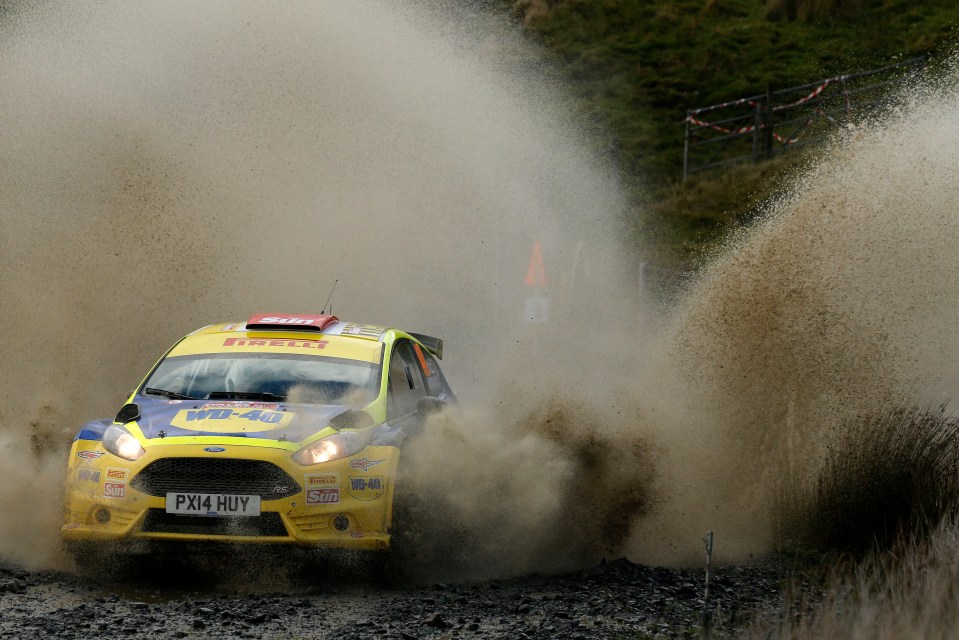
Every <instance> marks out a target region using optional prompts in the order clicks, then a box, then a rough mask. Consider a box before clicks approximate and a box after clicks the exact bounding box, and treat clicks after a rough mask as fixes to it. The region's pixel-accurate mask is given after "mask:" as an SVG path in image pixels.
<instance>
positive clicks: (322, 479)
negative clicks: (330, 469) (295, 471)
mask: <svg viewBox="0 0 959 640" xmlns="http://www.w3.org/2000/svg"><path fill="white" fill-rule="evenodd" d="M303 479H304V482H305V484H306V486H308V487H316V486H324V485H327V486H339V484H340V476H339V474H336V473H316V474H307V475H305V476H303Z"/></svg>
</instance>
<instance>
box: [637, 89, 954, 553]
mask: <svg viewBox="0 0 959 640" xmlns="http://www.w3.org/2000/svg"><path fill="white" fill-rule="evenodd" d="M957 86H959V82H957V76H956V74H955V72H954V71H949V72H947V73H945V74H944V76H943V77H941V78H940V80H939V81H938V82H932V81H930V83H929V85H928V86H923V87H912V88H910V90H909V91H908V97H907V98H902V99H901V101H900V103H899V104H898V106H897V108H895V109H894V110H892V112H891V113H890V114H889V115H888V116H887V117H885V118H883V119H882V120H881V121H877V122H874V123H871V124H868V125H866V126H862V127H860V128H859V129H856V130H851V131H848V132H846V133H845V134H843V136H842V138H841V140H840V141H839V142H837V144H835V145H834V146H832V147H830V148H829V149H828V150H827V151H826V152H825V153H824V154H823V159H822V160H821V161H819V162H818V163H817V164H816V165H815V166H812V167H809V168H807V169H806V170H805V171H804V172H803V173H802V174H801V176H800V177H799V178H798V179H797V180H796V183H795V185H794V186H793V187H792V188H791V189H790V192H789V193H788V194H787V195H786V196H785V197H784V198H783V199H782V200H781V201H779V202H777V203H773V204H772V205H771V206H770V207H769V211H768V212H767V214H766V216H765V218H764V219H762V220H761V221H760V222H759V223H757V224H756V225H755V227H754V228H752V229H749V230H746V231H743V232H742V233H741V234H739V236H738V237H735V238H733V239H732V241H731V242H730V243H729V246H728V247H727V248H726V249H725V250H724V252H723V253H722V255H720V256H719V257H718V258H717V259H716V260H715V261H714V262H713V263H712V264H711V265H709V267H708V268H707V269H705V270H704V272H703V273H702V274H701V276H700V277H699V278H698V280H697V282H695V283H694V284H693V286H692V287H691V289H690V290H689V291H688V292H687V294H686V295H685V297H684V300H683V302H682V304H681V305H680V306H679V307H678V308H677V309H676V310H675V312H674V314H673V316H674V317H673V319H672V321H671V322H670V323H669V326H668V328H667V330H666V332H665V335H664V336H663V337H662V338H661V339H660V340H659V343H658V346H657V350H658V355H657V356H656V357H655V358H653V361H652V368H651V370H652V371H654V372H655V375H651V376H649V377H648V379H647V381H646V384H644V385H642V388H644V390H645V391H646V392H647V396H646V398H647V400H651V401H652V402H653V403H652V404H649V405H647V409H648V411H650V412H651V414H652V415H655V416H657V418H656V419H657V421H658V424H657V433H658V434H660V435H662V437H663V438H664V442H663V445H664V447H665V450H666V451H667V456H666V458H665V459H664V460H663V471H664V474H663V476H662V477H661V482H662V483H663V485H664V486H665V487H667V493H668V496H669V498H668V500H667V502H666V503H665V504H663V505H661V509H660V511H659V514H658V515H657V516H656V517H654V518H651V519H648V520H646V521H645V522H644V523H643V524H642V526H641V527H639V528H637V529H636V530H635V531H634V536H635V537H634V539H633V543H634V548H636V549H641V550H642V551H641V552H640V554H639V555H640V556H641V557H646V558H650V559H654V560H657V561H663V560H666V561H672V562H698V561H699V558H700V557H701V556H702V546H701V544H699V540H698V538H697V537H694V536H692V535H690V534H691V532H694V531H698V532H700V537H701V535H702V533H704V532H705V531H706V530H707V529H714V530H716V532H717V540H719V541H722V544H721V545H720V546H719V547H718V548H719V549H721V553H720V556H721V558H722V559H723V560H735V559H739V558H742V557H744V556H747V555H749V554H751V553H758V552H762V551H763V550H764V549H766V548H768V545H769V544H770V543H771V542H772V540H771V526H770V520H771V518H772V517H774V516H775V515H776V514H775V513H774V508H775V500H774V498H773V497H774V496H775V494H776V493H777V491H778V487H779V485H780V483H781V482H783V481H784V480H787V479H788V478H790V477H791V474H793V473H795V472H797V471H798V473H799V475H800V477H803V476H805V477H810V476H812V474H813V473H814V472H815V469H816V466H817V464H818V463H819V460H820V458H821V449H822V447H823V445H824V443H828V442H829V441H830V440H831V438H833V437H834V436H835V435H837V434H836V431H837V430H838V429H841V428H842V426H843V424H847V423H848V421H849V420H853V419H855V417H857V416H862V415H866V414H869V412H871V411H876V410H883V409H885V408H888V407H891V406H895V405H896V404H897V403H901V402H919V403H930V404H932V405H935V404H939V403H942V402H948V401H950V400H952V399H954V398H955V397H956V394H957V392H959V358H957V357H956V355H957V347H959V258H957V255H959V253H957V247H959V200H957V198H956V187H955V181H956V176H957V175H959V108H957V107H956V105H957V104H959V101H957V99H956V98H957V89H956V87H957ZM659 399H665V402H658V400H659Z"/></svg>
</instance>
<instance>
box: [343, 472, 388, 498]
mask: <svg viewBox="0 0 959 640" xmlns="http://www.w3.org/2000/svg"><path fill="white" fill-rule="evenodd" d="M384 491H386V483H385V482H383V476H368V477H367V476H350V484H349V492H350V495H351V496H353V497H354V498H356V499H357V500H376V499H377V498H379V497H380V496H381V495H383V492H384Z"/></svg>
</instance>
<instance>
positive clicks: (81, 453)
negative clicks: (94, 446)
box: [77, 451, 104, 460]
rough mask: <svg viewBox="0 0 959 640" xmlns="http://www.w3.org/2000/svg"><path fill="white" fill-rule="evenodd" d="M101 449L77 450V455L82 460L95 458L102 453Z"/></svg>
mask: <svg viewBox="0 0 959 640" xmlns="http://www.w3.org/2000/svg"><path fill="white" fill-rule="evenodd" d="M103 453H104V452H103V451H77V457H78V458H83V459H84V460H96V459H97V458H99V457H100V456H102V455H103Z"/></svg>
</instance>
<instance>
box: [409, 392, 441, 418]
mask: <svg viewBox="0 0 959 640" xmlns="http://www.w3.org/2000/svg"><path fill="white" fill-rule="evenodd" d="M445 408H446V400H443V399H441V398H436V397H433V396H423V397H422V398H420V399H419V400H418V401H417V403H416V410H417V411H419V413H420V415H421V416H428V415H430V414H433V413H439V412H440V411H443V410H444V409H445Z"/></svg>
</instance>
